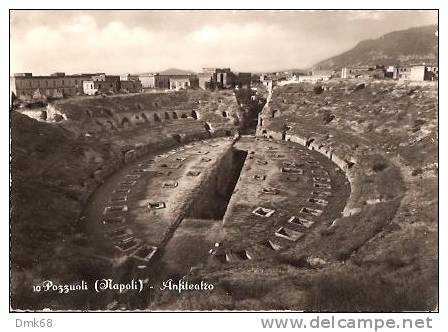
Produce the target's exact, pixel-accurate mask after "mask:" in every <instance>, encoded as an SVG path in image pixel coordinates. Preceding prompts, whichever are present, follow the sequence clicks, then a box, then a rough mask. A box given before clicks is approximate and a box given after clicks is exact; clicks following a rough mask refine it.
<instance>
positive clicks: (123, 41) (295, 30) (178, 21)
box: [10, 10, 438, 75]
mask: <svg viewBox="0 0 448 332" xmlns="http://www.w3.org/2000/svg"><path fill="white" fill-rule="evenodd" d="M437 23H438V21H437V11H428V10H427V11H231V10H226V11H194V10H188V11H174V10H171V11H155V10H151V11H143V10H138V11H130V10H128V11H117V10H101V11H75V10H64V11H51V10H33V11H25V10H19V11H17V10H14V11H11V15H10V59H11V69H10V72H11V73H16V72H32V73H33V75H47V74H50V73H53V72H60V71H62V72H65V73H67V74H73V73H86V72H106V73H110V74H120V73H142V72H158V71H162V70H165V69H168V68H180V69H185V70H192V71H200V69H201V68H203V67H230V68H232V70H235V71H249V72H268V71H278V70H286V69H306V68H310V67H311V66H312V65H313V64H315V63H317V62H319V61H321V60H324V59H326V58H329V57H331V56H334V55H337V54H339V53H342V52H344V51H347V50H348V49H350V48H352V47H354V46H355V45H356V44H357V43H358V42H359V41H361V40H364V39H374V38H378V37H380V36H381V35H383V34H385V33H388V32H392V31H396V30H403V29H407V28H410V27H416V26H423V25H429V24H437Z"/></svg>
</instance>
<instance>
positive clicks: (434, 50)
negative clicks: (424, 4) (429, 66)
mask: <svg viewBox="0 0 448 332" xmlns="http://www.w3.org/2000/svg"><path fill="white" fill-rule="evenodd" d="M436 30H437V26H436V25H428V26H423V27H417V28H410V29H407V30H401V31H394V32H391V33H388V34H386V35H383V36H381V37H380V38H378V39H369V40H363V41H361V42H359V43H358V44H357V45H356V46H355V47H354V48H352V49H351V50H349V51H347V52H344V53H342V54H339V55H337V56H334V57H332V58H329V59H326V60H324V61H321V62H319V63H317V64H316V65H315V68H320V69H329V68H335V69H337V68H341V67H344V66H358V65H374V64H383V65H393V64H411V63H421V62H425V63H436V62H437V59H438V40H437V37H436V35H435V31H436Z"/></svg>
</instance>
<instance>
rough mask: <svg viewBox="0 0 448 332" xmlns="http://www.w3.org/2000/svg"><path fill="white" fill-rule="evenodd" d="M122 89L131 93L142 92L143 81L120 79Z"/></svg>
mask: <svg viewBox="0 0 448 332" xmlns="http://www.w3.org/2000/svg"><path fill="white" fill-rule="evenodd" d="M120 91H121V92H130V93H137V92H142V83H141V82H140V80H136V81H134V80H123V81H120Z"/></svg>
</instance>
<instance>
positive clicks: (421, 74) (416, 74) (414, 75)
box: [397, 65, 439, 81]
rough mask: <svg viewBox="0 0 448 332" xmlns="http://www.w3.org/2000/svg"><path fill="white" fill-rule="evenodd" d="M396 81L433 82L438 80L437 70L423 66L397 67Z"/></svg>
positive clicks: (436, 68)
mask: <svg viewBox="0 0 448 332" xmlns="http://www.w3.org/2000/svg"><path fill="white" fill-rule="evenodd" d="M397 72H398V79H399V80H404V81H434V80H438V77H439V68H438V67H433V66H425V65H414V66H403V67H398V69H397Z"/></svg>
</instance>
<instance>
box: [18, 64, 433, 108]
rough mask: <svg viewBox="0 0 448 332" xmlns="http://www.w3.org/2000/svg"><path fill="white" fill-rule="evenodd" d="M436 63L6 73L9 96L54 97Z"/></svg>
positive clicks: (414, 72) (397, 74) (408, 69)
mask: <svg viewBox="0 0 448 332" xmlns="http://www.w3.org/2000/svg"><path fill="white" fill-rule="evenodd" d="M438 77H439V69H438V67H437V66H434V65H426V64H419V65H408V66H398V65H397V66H383V65H375V66H358V67H343V68H341V69H339V70H321V69H316V70H311V71H308V72H295V71H282V72H275V73H261V74H252V73H248V72H239V73H236V72H232V70H231V69H230V68H203V69H202V71H201V72H200V73H188V72H185V71H180V70H167V71H165V72H161V73H147V74H135V75H133V74H123V75H108V74H105V73H84V74H71V75H66V74H65V73H64V72H56V73H53V74H51V75H48V76H33V74H32V73H15V74H13V76H12V77H11V78H10V90H11V101H12V102H14V101H15V100H17V99H18V100H23V101H26V100H42V99H48V98H50V99H53V98H54V99H58V98H64V97H73V96H82V95H87V96H94V95H110V94H118V93H140V92H150V91H163V90H165V91H166V90H168V91H170V90H172V91H179V90H184V89H203V90H216V89H240V88H249V87H250V86H251V84H253V83H262V84H263V85H265V86H266V87H271V88H272V87H273V86H275V85H279V86H282V85H285V84H291V83H302V82H310V83H317V82H320V81H328V80H330V79H338V78H339V79H354V78H361V79H380V80H382V79H386V80H388V79H390V80H406V81H436V80H438Z"/></svg>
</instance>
